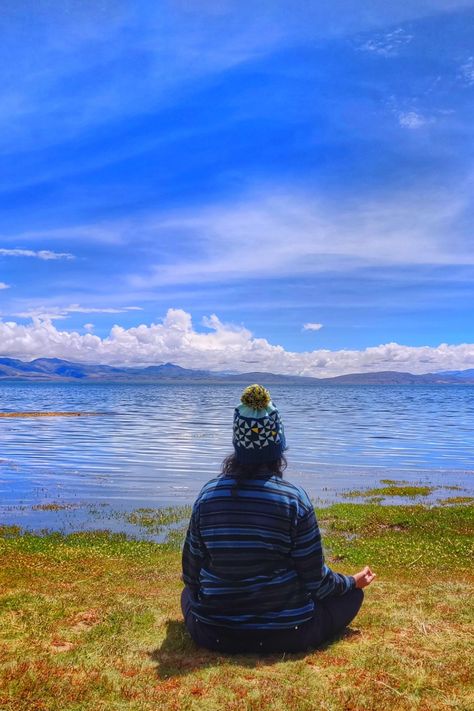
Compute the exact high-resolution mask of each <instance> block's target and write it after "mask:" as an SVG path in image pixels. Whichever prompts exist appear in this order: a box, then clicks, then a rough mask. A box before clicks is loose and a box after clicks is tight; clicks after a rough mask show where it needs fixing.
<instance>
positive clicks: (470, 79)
mask: <svg viewBox="0 0 474 711" xmlns="http://www.w3.org/2000/svg"><path fill="white" fill-rule="evenodd" d="M459 74H460V77H461V79H462V80H463V81H464V82H465V83H466V84H467V85H468V86H472V84H474V56H471V57H468V58H467V59H466V61H465V62H463V63H462V64H461V66H460V67H459Z"/></svg>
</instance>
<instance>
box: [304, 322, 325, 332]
mask: <svg viewBox="0 0 474 711" xmlns="http://www.w3.org/2000/svg"><path fill="white" fill-rule="evenodd" d="M322 328H323V324H322V323H305V324H303V331H320V330H321V329H322Z"/></svg>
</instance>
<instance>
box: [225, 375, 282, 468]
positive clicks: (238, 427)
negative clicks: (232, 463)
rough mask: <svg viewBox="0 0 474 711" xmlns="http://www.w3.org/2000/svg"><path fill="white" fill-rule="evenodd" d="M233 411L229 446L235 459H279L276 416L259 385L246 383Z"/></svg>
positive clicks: (279, 427)
mask: <svg viewBox="0 0 474 711" xmlns="http://www.w3.org/2000/svg"><path fill="white" fill-rule="evenodd" d="M240 402H241V404H240V405H239V406H238V407H236V408H235V412H234V437H233V445H234V449H235V453H236V455H237V459H238V460H239V461H240V462H243V463H245V464H252V463H255V464H261V463H262V462H271V461H272V460H274V459H279V458H280V457H281V455H282V453H283V452H284V450H285V449H286V441H285V433H284V430H283V424H282V422H281V420H280V415H279V414H278V410H277V409H276V407H275V405H274V404H273V403H272V401H271V397H270V393H269V392H268V390H267V389H266V388H264V387H263V386H262V385H249V386H248V388H245V390H244V392H243V393H242V397H241V398H240Z"/></svg>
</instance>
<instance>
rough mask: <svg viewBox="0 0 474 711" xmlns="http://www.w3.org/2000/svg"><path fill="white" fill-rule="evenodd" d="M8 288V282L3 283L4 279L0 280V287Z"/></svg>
mask: <svg viewBox="0 0 474 711" xmlns="http://www.w3.org/2000/svg"><path fill="white" fill-rule="evenodd" d="M9 288H10V285H9V284H5V282H4V281H0V289H9Z"/></svg>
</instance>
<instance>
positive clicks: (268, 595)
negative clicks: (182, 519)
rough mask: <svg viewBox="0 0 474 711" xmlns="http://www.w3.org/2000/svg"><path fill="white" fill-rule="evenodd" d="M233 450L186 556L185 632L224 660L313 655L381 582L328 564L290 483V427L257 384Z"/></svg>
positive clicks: (195, 516)
mask: <svg viewBox="0 0 474 711" xmlns="http://www.w3.org/2000/svg"><path fill="white" fill-rule="evenodd" d="M233 445H234V453H233V454H231V455H230V456H228V457H227V458H226V459H225V460H224V463H223V467H222V472H221V474H220V475H219V476H217V477H216V478H213V479H211V480H210V481H209V482H208V483H207V484H205V485H204V487H203V488H202V490H201V492H200V493H199V495H198V497H197V499H196V501H195V503H194V506H193V509H192V514H191V518H190V521H189V527H188V530H187V534H186V539H185V543H184V547H183V552H182V571H183V572H182V579H183V582H184V583H185V588H184V590H183V592H182V596H181V606H182V611H183V617H184V621H185V625H186V628H187V629H188V631H189V633H190V635H191V637H192V639H193V640H194V642H195V643H196V644H197V645H198V646H201V647H205V648H207V649H211V650H216V651H222V652H226V653H243V652H253V653H255V652H257V653H273V652H298V651H304V650H307V649H311V648H315V647H317V646H319V645H320V644H321V643H323V642H324V641H325V640H328V639H330V638H332V637H333V636H335V635H337V634H338V633H340V632H341V631H342V630H343V629H344V628H345V627H346V626H347V625H348V624H349V623H350V622H351V621H352V620H353V619H354V617H355V616H356V615H357V613H358V611H359V609H360V607H361V605H362V601H363V596H364V594H363V591H362V588H364V587H366V586H367V585H369V584H370V583H371V582H372V580H373V579H374V578H375V574H374V573H373V572H372V571H371V569H370V567H369V566H366V567H365V568H364V569H363V570H362V571H360V572H359V573H356V574H355V575H344V574H342V573H336V572H334V571H332V570H331V568H329V567H328V566H327V565H326V563H325V561H324V554H323V549H322V545H321V535H320V531H319V527H318V523H317V520H316V516H315V512H314V507H313V505H312V504H311V501H310V499H309V496H308V494H307V493H306V491H305V490H304V489H303V488H302V487H300V486H297V485H296V484H293V483H291V482H289V481H287V480H285V479H284V478H283V471H284V469H285V467H286V459H285V456H284V454H283V452H284V451H285V449H286V440H285V433H284V427H283V424H282V421H281V418H280V414H279V412H278V410H277V408H276V406H275V405H274V403H272V401H271V398H270V393H269V392H268V390H266V389H265V388H264V387H262V386H260V385H252V386H249V387H248V388H246V389H245V390H244V392H243V394H242V397H241V402H240V404H239V406H238V407H237V408H236V409H235V412H234V427H233Z"/></svg>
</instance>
